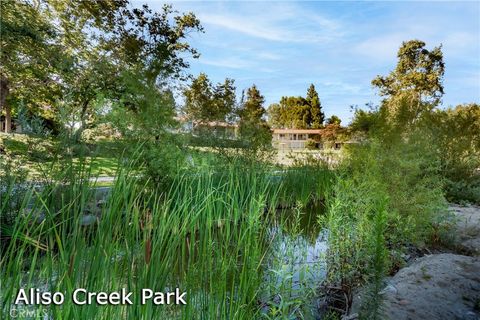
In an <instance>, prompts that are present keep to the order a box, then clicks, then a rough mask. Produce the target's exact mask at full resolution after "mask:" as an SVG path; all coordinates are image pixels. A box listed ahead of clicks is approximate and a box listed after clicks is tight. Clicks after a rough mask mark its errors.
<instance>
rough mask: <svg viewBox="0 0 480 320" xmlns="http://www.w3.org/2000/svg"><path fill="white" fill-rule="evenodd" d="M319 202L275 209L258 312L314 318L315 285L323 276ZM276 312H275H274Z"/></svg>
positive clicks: (321, 208) (323, 245)
mask: <svg viewBox="0 0 480 320" xmlns="http://www.w3.org/2000/svg"><path fill="white" fill-rule="evenodd" d="M324 211H325V208H324V206H323V205H322V204H317V205H315V206H309V207H307V208H304V209H288V210H278V211H277V212H276V217H277V219H276V222H275V223H274V224H273V225H272V227H271V228H270V230H269V232H270V237H271V245H270V250H269V252H270V254H269V256H268V258H267V263H266V268H265V285H264V291H263V295H262V302H263V309H262V311H263V312H265V313H270V314H277V313H279V314H281V315H286V316H288V317H291V318H294V319H295V318H297V317H301V318H303V319H318V318H319V313H318V286H319V284H320V283H321V282H322V280H323V279H324V278H325V274H326V264H325V254H326V250H327V244H326V231H325V230H322V229H321V227H320V224H319V223H318V216H319V215H323V214H324ZM277 315H278V314H277Z"/></svg>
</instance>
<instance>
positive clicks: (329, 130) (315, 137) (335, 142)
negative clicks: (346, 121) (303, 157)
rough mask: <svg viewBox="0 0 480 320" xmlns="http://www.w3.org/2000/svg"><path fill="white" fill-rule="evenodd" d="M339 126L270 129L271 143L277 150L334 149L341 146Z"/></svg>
mask: <svg viewBox="0 0 480 320" xmlns="http://www.w3.org/2000/svg"><path fill="white" fill-rule="evenodd" d="M341 131H343V129H342V128H341V127H339V126H335V127H333V126H327V127H325V128H322V129H272V145H273V147H274V148H276V149H278V150H302V149H319V150H323V149H334V150H339V149H341V148H342V146H343V144H344V142H343V141H342V140H341V139H340V137H339V135H340V133H341Z"/></svg>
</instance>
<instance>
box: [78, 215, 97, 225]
mask: <svg viewBox="0 0 480 320" xmlns="http://www.w3.org/2000/svg"><path fill="white" fill-rule="evenodd" d="M97 221H98V218H97V216H94V215H93V214H86V215H84V216H82V218H81V219H80V224H81V225H82V226H90V225H92V224H94V223H96V222H97Z"/></svg>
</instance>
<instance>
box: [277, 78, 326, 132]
mask: <svg viewBox="0 0 480 320" xmlns="http://www.w3.org/2000/svg"><path fill="white" fill-rule="evenodd" d="M324 119H325V115H324V113H323V111H322V105H321V103H320V98H319V97H318V93H317V91H316V90H315V86H314V85H313V84H312V85H310V87H309V88H308V92H307V97H306V98H303V97H282V98H281V99H280V102H279V103H274V104H272V105H270V106H269V107H268V120H269V122H270V124H271V125H272V127H275V128H295V129H307V128H312V129H318V128H321V127H322V126H323V121H324Z"/></svg>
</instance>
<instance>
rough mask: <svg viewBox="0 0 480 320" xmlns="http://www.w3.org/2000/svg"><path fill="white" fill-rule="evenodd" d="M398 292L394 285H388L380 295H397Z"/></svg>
mask: <svg viewBox="0 0 480 320" xmlns="http://www.w3.org/2000/svg"><path fill="white" fill-rule="evenodd" d="M397 292H398V290H397V288H395V286H394V285H392V284H388V285H387V286H386V287H385V288H384V289H383V290H382V291H380V294H387V293H389V294H397Z"/></svg>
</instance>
